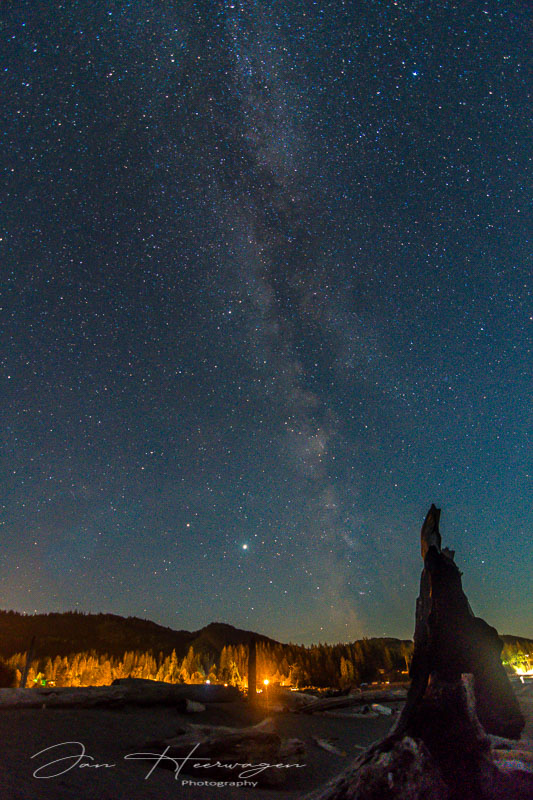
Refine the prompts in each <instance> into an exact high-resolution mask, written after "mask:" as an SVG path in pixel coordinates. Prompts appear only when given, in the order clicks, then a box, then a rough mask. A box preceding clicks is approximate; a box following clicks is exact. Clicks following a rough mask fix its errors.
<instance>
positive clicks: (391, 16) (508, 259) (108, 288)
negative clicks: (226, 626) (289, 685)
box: [0, 0, 533, 643]
mask: <svg viewBox="0 0 533 800" xmlns="http://www.w3.org/2000/svg"><path fill="white" fill-rule="evenodd" d="M530 23H531V19H530V15H529V14H528V8H527V4H524V3H522V2H518V0H516V1H513V0H512V1H511V2H509V3H505V4H503V3H501V2H497V0H488V2H486V3H481V4H479V3H473V2H462V3H455V2H449V1H448V0H439V2H434V3H431V4H422V3H419V2H418V1H417V0H410V1H409V2H407V1H405V2H404V0H397V2H388V0H380V2H377V0H375V1H373V0H368V2H361V3H351V2H342V1H341V0H335V1H334V2H333V1H332V2H322V3H321V2H318V1H317V2H312V3H306V4H301V3H295V2H292V0H289V1H288V2H283V3H282V2H277V0H274V2H271V3H260V2H244V1H242V2H238V0H233V2H230V1H229V0H228V1H226V2H221V1H220V0H210V1H209V2H207V0H205V2H204V0H194V1H193V0H189V2H187V1H186V0H180V2H167V1H166V0H165V1H164V2H160V3H157V4H154V3H149V2H147V1H145V0H130V1H129V2H127V1H126V0H122V2H118V0H109V2H96V1H95V0H78V2H76V3H62V2H59V3H58V4H56V5H55V6H54V9H53V13H51V9H50V5H49V4H48V3H43V2H36V1H34V2H31V3H30V2H20V3H14V4H3V7H2V9H1V10H0V36H1V38H2V49H1V52H2V64H1V67H0V70H1V71H0V75H1V79H2V83H3V86H2V96H3V97H4V103H3V109H2V111H1V112H0V114H1V117H2V125H1V131H2V147H1V148H0V169H1V172H2V176H3V186H4V190H3V192H2V197H3V200H2V206H1V208H0V265H1V266H0V270H1V276H2V280H1V285H0V306H1V310H0V333H1V342H2V346H1V349H0V393H1V397H2V404H1V406H0V422H1V431H2V448H1V452H0V476H1V482H2V486H3V489H4V491H3V496H2V501H1V504H0V535H1V537H2V539H1V541H2V547H1V548H0V580H1V585H2V603H1V605H2V607H4V608H14V609H16V610H21V611H27V612H31V611H34V610H37V611H49V610H66V609H71V608H80V609H82V610H85V611H109V612H113V613H118V614H124V615H137V616H141V617H147V618H150V619H153V620H154V621H157V622H161V623H162V624H166V625H170V626H172V627H175V628H188V629H195V628H198V627H200V626H202V625H204V624H206V623H208V622H210V621H212V620H222V621H226V622H229V623H231V624H234V625H236V626H238V627H244V628H249V629H253V630H257V631H260V632H262V633H265V634H267V635H270V636H272V637H274V638H276V639H279V640H285V641H286V640H289V639H291V640H293V641H297V642H306V643H310V642H311V641H318V640H321V641H330V642H333V641H338V640H353V639H355V638H357V637H359V636H361V635H363V634H364V635H381V634H387V635H397V636H410V635H411V634H412V619H413V611H414V598H415V596H416V594H417V590H418V576H419V572H420V569H421V560H420V556H419V549H418V534H419V529H420V525H421V523H422V520H423V518H424V516H425V514H426V511H427V509H428V508H429V505H430V503H431V502H434V503H436V504H437V505H438V506H439V507H442V509H443V512H442V518H441V520H442V533H443V541H444V543H445V544H446V545H448V546H450V547H452V548H454V549H455V550H456V552H457V556H456V558H457V562H458V565H459V567H460V569H461V570H463V572H464V585H465V590H466V592H467V593H468V596H469V599H470V602H471V604H472V606H473V609H474V611H475V613H477V614H480V615H482V616H484V617H485V618H486V619H487V621H488V622H490V623H491V624H494V625H496V626H497V627H498V629H499V630H500V631H501V632H507V633H514V634H522V635H531V632H532V625H533V615H532V611H531V603H530V602H529V596H530V594H531V589H532V581H531V567H532V563H531V549H530V541H531V533H530V531H531V522H532V517H531V495H530V487H531V463H530V461H529V459H528V448H527V445H528V433H529V428H530V396H531V378H530V375H531V339H530V335H531V333H530V332H531V322H532V317H533V312H532V308H531V302H530V301H531V279H530V275H531V255H530V247H529V231H530V230H531V221H532V220H531V206H530V202H529V200H530V190H531V154H530V146H529V143H530V141H531V119H530V113H529V111H530V108H531V105H530V100H531V98H530V93H529V83H528V72H527V66H528V44H529V41H528V39H529V37H528V35H527V30H528V26H529V25H530Z"/></svg>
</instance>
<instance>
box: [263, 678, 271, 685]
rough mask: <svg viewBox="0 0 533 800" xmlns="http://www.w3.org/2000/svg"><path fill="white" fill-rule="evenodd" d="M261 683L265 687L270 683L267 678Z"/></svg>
mask: <svg viewBox="0 0 533 800" xmlns="http://www.w3.org/2000/svg"><path fill="white" fill-rule="evenodd" d="M263 683H264V684H265V686H268V684H269V683H270V681H269V680H268V678H265V680H264V681H263Z"/></svg>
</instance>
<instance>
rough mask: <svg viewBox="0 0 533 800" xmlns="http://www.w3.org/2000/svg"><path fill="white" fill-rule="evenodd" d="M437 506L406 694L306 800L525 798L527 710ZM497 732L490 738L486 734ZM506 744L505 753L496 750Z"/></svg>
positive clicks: (425, 529) (428, 523)
mask: <svg viewBox="0 0 533 800" xmlns="http://www.w3.org/2000/svg"><path fill="white" fill-rule="evenodd" d="M439 518H440V510H439V509H437V508H435V506H434V505H432V506H431V508H430V510H429V512H428V514H427V516H426V519H425V521H424V524H423V526H422V532H421V549H422V558H423V559H424V570H423V572H422V576H421V580H420V595H419V597H418V600H417V604H416V625H415V636H414V654H413V660H412V663H411V669H410V677H411V686H410V689H409V692H408V695H407V701H406V704H405V706H404V708H403V711H402V713H401V715H400V716H399V718H398V720H397V722H396V723H395V725H394V726H393V728H392V729H391V731H390V733H389V734H388V735H387V736H386V737H385V738H384V739H382V740H381V741H379V742H376V743H374V744H373V745H371V746H370V747H369V748H368V749H367V750H366V751H365V752H364V753H362V754H361V755H360V756H359V757H358V758H357V759H356V760H355V761H354V762H353V763H352V764H351V765H350V767H348V769H347V770H346V771H345V772H344V773H342V774H341V775H340V776H339V777H337V778H335V779H334V780H333V781H330V783H329V784H328V785H327V786H326V787H324V788H323V789H320V790H318V791H317V792H314V793H313V794H312V795H311V796H310V798H309V800H423V799H424V800H502V798H508V799H509V800H531V798H533V771H532V770H531V766H532V761H533V746H532V745H531V744H530V743H523V742H521V743H519V744H517V743H516V742H514V741H512V740H513V739H517V738H518V737H519V736H520V733H521V731H522V729H523V726H524V718H523V716H522V714H521V712H520V709H519V706H518V702H517V700H516V697H515V695H514V693H513V690H512V687H511V685H510V683H509V680H508V678H507V675H506V673H505V671H504V669H503V667H502V664H501V661H500V653H501V649H502V642H501V640H500V638H499V636H498V634H497V633H496V631H495V629H494V628H491V627H490V625H487V623H486V622H484V621H483V620H482V619H479V618H477V617H474V615H473V613H472V610H471V609H470V606H469V604H468V600H467V598H466V595H465V594H464V592H463V589H462V583H461V573H460V572H459V570H458V568H457V566H456V564H455V561H454V553H453V552H451V551H450V550H447V549H442V548H441V537H440V532H439ZM489 733H490V734H493V736H494V735H496V736H498V737H506V738H500V739H499V740H497V741H498V742H499V744H498V745H497V746H495V744H494V742H493V740H491V737H490V736H489V735H488V734H489ZM502 753H503V755H502Z"/></svg>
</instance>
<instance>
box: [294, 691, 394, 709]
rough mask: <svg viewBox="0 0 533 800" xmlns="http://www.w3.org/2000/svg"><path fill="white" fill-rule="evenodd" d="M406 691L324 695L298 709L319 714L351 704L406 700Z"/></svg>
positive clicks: (359, 704) (362, 704)
mask: <svg viewBox="0 0 533 800" xmlns="http://www.w3.org/2000/svg"><path fill="white" fill-rule="evenodd" d="M405 697H406V692H404V691H402V690H396V691H392V692H375V693H370V692H369V693H367V694H348V695H343V696H341V697H324V698H322V699H319V700H315V701H314V702H312V703H307V704H306V705H304V706H302V707H301V708H299V709H298V711H299V713H300V714H317V713H320V712H322V711H333V710H334V709H339V708H349V707H351V706H364V705H368V704H370V703H373V702H374V701H375V700H379V701H380V702H382V703H391V702H398V701H400V700H404V699H405Z"/></svg>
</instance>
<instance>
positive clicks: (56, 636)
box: [0, 611, 277, 658]
mask: <svg viewBox="0 0 533 800" xmlns="http://www.w3.org/2000/svg"><path fill="white" fill-rule="evenodd" d="M33 636H35V648H34V656H35V657H36V658H43V657H45V656H50V657H52V658H53V657H54V656H56V655H59V656H68V655H69V654H71V653H75V652H82V651H87V650H94V651H96V652H98V653H108V654H109V655H113V656H121V655H122V654H123V653H124V652H125V651H127V650H138V651H143V652H152V653H153V654H154V655H158V654H159V653H163V655H165V656H166V655H169V654H170V653H171V652H172V650H175V651H176V655H177V656H178V658H183V657H184V656H185V655H186V654H187V651H188V649H189V647H191V646H192V647H193V648H194V651H195V652H196V653H206V652H211V653H215V654H219V653H220V651H221V650H222V648H223V647H224V646H227V645H230V644H231V645H238V644H248V643H249V641H250V639H251V637H252V636H255V638H256V639H257V640H258V641H260V642H264V643H270V644H273V645H274V644H277V642H276V641H275V640H274V639H269V637H268V636H262V635H261V634H257V633H253V632H252V631H244V630H239V629H238V628H234V627H233V626H232V625H228V624H226V623H223V622H211V623H210V624H209V625H206V626H205V627H204V628H200V629H199V630H197V631H185V630H178V631H175V630H172V628H167V627H164V626H163V625H158V624H157V623H155V622H151V621H150V620H148V619H140V618H139V617H121V616H118V615H117V614H83V613H81V612H78V611H68V612H64V613H56V612H52V613H49V614H31V615H26V614H19V613H18V612H16V611H0V656H1V657H3V658H6V657H9V656H11V655H13V653H20V652H24V651H26V650H28V648H29V646H30V642H31V639H32V638H33Z"/></svg>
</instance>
